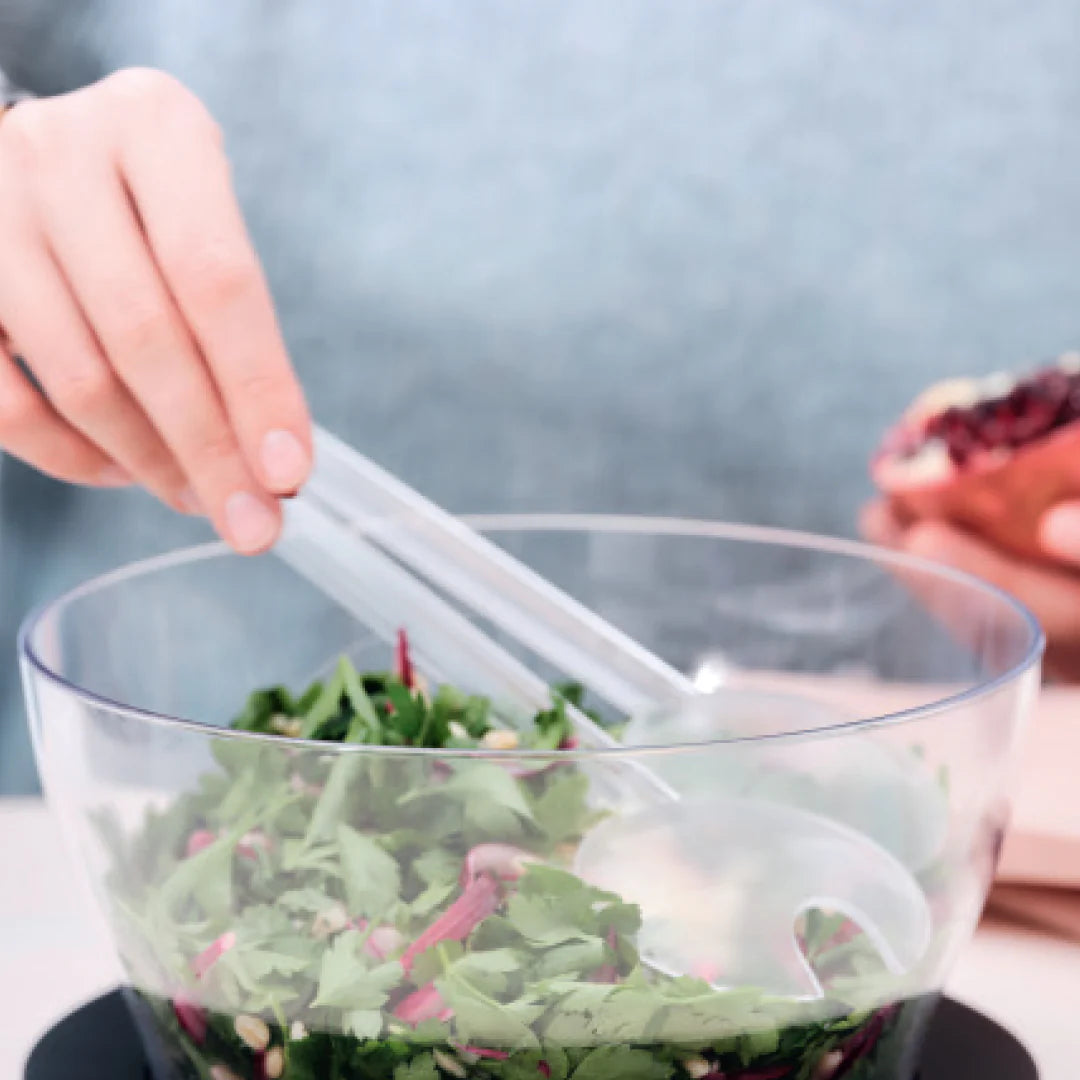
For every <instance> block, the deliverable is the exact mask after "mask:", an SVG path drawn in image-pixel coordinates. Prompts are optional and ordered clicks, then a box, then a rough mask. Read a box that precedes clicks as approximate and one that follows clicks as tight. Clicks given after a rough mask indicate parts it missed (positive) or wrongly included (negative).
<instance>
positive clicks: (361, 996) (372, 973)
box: [314, 930, 404, 1013]
mask: <svg viewBox="0 0 1080 1080" xmlns="http://www.w3.org/2000/svg"><path fill="white" fill-rule="evenodd" d="M360 942H361V935H360V934H359V933H358V932H357V931H356V930H347V931H346V932H345V933H343V934H339V935H338V936H337V937H336V938H335V939H334V940H333V942H332V943H331V945H330V947H329V948H328V949H327V950H326V952H324V953H323V957H322V964H321V966H320V969H319V989H318V993H317V995H316V997H315V1002H314V1005H315V1007H316V1008H320V1007H329V1008H338V1009H343V1010H345V1011H346V1012H349V1013H353V1012H356V1011H362V1010H371V1009H381V1008H382V1007H383V1005H385V1004H386V1000H387V998H388V997H389V995H390V991H391V990H392V989H393V988H394V987H395V986H397V985H398V984H399V983H400V982H401V980H402V978H403V975H404V973H403V971H402V969H401V965H400V964H399V963H398V962H397V961H396V960H395V961H392V962H391V963H388V964H380V965H379V966H378V967H375V968H372V969H370V970H369V969H368V968H367V961H366V959H365V957H364V956H363V955H362V953H361V951H360Z"/></svg>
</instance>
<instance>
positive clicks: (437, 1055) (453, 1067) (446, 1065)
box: [431, 1049, 468, 1080]
mask: <svg viewBox="0 0 1080 1080" xmlns="http://www.w3.org/2000/svg"><path fill="white" fill-rule="evenodd" d="M431 1056H432V1057H433V1058H434V1059H435V1064H436V1065H438V1066H439V1068H440V1069H442V1071H443V1072H448V1073H450V1075H451V1076H456V1077H458V1080H465V1077H466V1076H467V1075H468V1073H466V1071H465V1066H464V1065H462V1064H461V1062H460V1061H458V1059H457V1058H456V1057H451V1056H450V1055H449V1054H448V1053H446V1052H445V1051H444V1050H439V1049H435V1050H432V1051H431Z"/></svg>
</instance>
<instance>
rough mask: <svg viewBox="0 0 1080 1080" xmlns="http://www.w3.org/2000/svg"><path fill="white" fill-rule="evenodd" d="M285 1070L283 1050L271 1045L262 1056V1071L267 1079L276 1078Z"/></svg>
mask: <svg viewBox="0 0 1080 1080" xmlns="http://www.w3.org/2000/svg"><path fill="white" fill-rule="evenodd" d="M284 1071H285V1051H284V1050H282V1049H281V1047H280V1046H272V1047H271V1048H270V1049H269V1050H267V1051H266V1057H265V1058H263V1072H264V1073H265V1074H266V1077H267V1080H278V1077H280V1076H281V1074H282V1073H283V1072H284Z"/></svg>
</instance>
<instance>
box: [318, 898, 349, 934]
mask: <svg viewBox="0 0 1080 1080" xmlns="http://www.w3.org/2000/svg"><path fill="white" fill-rule="evenodd" d="M348 925H349V913H348V912H347V911H346V910H345V905H344V904H342V903H341V902H340V901H339V902H337V903H334V904H331V905H330V906H329V907H328V908H325V909H324V910H323V911H320V912H319V914H318V915H316V916H315V921H314V922H313V923H312V924H311V932H312V933H313V934H314V935H315V937H317V938H320V939H321V938H328V937H330V935H331V934H337V933H340V932H341V931H342V930H344V929H345V927H346V926H348Z"/></svg>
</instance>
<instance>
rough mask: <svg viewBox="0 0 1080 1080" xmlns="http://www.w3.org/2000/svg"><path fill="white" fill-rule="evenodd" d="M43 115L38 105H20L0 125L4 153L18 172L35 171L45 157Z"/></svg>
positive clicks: (46, 137)
mask: <svg viewBox="0 0 1080 1080" xmlns="http://www.w3.org/2000/svg"><path fill="white" fill-rule="evenodd" d="M44 112H45V110H44V108H43V105H42V103H40V102H24V103H23V104H21V105H20V106H19V107H18V108H17V109H12V110H11V112H10V113H8V115H7V116H5V117H4V122H3V124H2V125H0V136H2V141H3V147H4V152H5V154H6V155H8V156H9V157H10V160H11V161H12V162H13V164H14V165H15V167H16V168H17V169H19V170H20V171H22V172H32V171H35V170H36V169H38V167H39V166H40V164H41V163H42V161H43V160H44V159H46V158H47V157H48V156H49V145H50V142H51V139H50V136H49V132H48V127H49V124H48V122H47V120H46V119H45V118H44V116H43V113H44Z"/></svg>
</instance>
